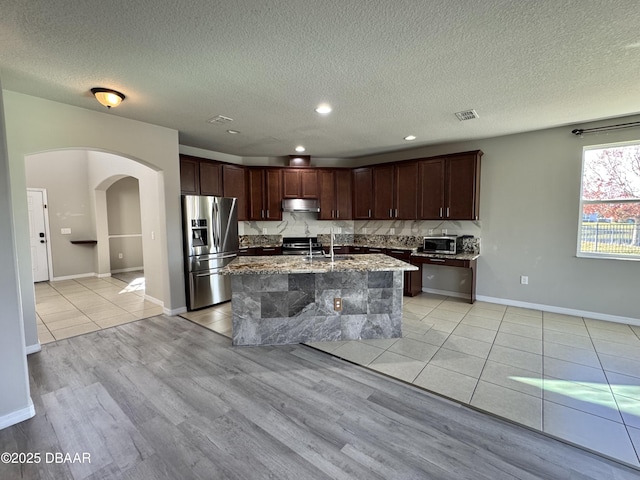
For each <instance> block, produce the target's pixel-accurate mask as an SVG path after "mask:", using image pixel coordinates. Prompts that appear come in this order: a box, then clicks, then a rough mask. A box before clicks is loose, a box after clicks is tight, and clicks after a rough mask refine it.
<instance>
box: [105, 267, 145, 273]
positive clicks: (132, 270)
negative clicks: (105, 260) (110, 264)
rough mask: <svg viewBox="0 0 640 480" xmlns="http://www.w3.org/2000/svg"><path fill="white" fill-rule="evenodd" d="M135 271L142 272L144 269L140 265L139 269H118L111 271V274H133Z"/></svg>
mask: <svg viewBox="0 0 640 480" xmlns="http://www.w3.org/2000/svg"><path fill="white" fill-rule="evenodd" d="M137 270H144V267H143V266H142V265H140V266H139V267H128V268H119V269H118V270H111V274H114V273H126V272H135V271H137Z"/></svg>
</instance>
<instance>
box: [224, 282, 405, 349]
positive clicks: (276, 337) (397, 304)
mask: <svg viewBox="0 0 640 480" xmlns="http://www.w3.org/2000/svg"><path fill="white" fill-rule="evenodd" d="M231 282H232V283H231V290H232V292H233V293H232V297H231V310H232V315H233V328H232V338H233V345H281V344H288V343H305V342H324V341H332V340H356V339H370V338H399V337H401V336H402V282H403V272H402V271H368V272H328V273H288V274H262V275H251V274H248V275H234V276H233V277H232V279H231ZM336 298H340V299H342V310H341V311H336V310H335V309H334V299H336Z"/></svg>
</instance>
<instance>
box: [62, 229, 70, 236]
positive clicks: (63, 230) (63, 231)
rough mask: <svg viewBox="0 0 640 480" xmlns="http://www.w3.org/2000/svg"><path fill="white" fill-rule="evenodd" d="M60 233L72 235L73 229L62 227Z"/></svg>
mask: <svg viewBox="0 0 640 480" xmlns="http://www.w3.org/2000/svg"><path fill="white" fill-rule="evenodd" d="M60 235H71V229H70V228H61V229H60Z"/></svg>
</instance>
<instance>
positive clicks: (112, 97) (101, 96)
mask: <svg viewBox="0 0 640 480" xmlns="http://www.w3.org/2000/svg"><path fill="white" fill-rule="evenodd" d="M91 93H93V96H94V97H96V100H98V102H100V104H101V105H104V106H105V107H107V108H111V107H117V106H118V105H120V102H122V101H123V100H124V99H125V98H126V97H125V96H124V93H120V92H117V91H115V90H110V89H108V88H92V89H91Z"/></svg>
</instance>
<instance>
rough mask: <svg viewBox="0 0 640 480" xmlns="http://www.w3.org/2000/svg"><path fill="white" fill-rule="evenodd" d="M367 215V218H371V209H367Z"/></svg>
mask: <svg viewBox="0 0 640 480" xmlns="http://www.w3.org/2000/svg"><path fill="white" fill-rule="evenodd" d="M368 215H369V218H371V209H369V214H368Z"/></svg>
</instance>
